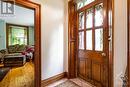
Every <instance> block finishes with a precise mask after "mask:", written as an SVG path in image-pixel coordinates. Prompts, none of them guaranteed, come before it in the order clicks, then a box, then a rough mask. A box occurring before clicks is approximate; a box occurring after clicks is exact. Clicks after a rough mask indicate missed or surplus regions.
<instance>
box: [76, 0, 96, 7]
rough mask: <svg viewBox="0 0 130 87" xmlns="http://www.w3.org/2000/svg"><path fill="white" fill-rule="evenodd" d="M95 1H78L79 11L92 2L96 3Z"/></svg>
mask: <svg viewBox="0 0 130 87" xmlns="http://www.w3.org/2000/svg"><path fill="white" fill-rule="evenodd" d="M94 1H95V0H78V1H77V9H80V8H82V7H84V6H86V5H88V4H90V3H92V2H94Z"/></svg>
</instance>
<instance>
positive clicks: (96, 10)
mask: <svg viewBox="0 0 130 87" xmlns="http://www.w3.org/2000/svg"><path fill="white" fill-rule="evenodd" d="M107 14H108V13H107V0H95V1H94V0H93V2H91V3H90V4H88V5H86V6H85V7H83V8H81V9H79V10H78V11H77V15H78V23H77V24H78V76H79V77H80V78H83V79H85V80H86V81H88V82H91V83H92V84H94V85H96V86H97V87H108V61H109V58H108V55H109V40H108V38H109V35H108V33H109V32H108V31H109V29H108V25H107V24H108V23H107Z"/></svg>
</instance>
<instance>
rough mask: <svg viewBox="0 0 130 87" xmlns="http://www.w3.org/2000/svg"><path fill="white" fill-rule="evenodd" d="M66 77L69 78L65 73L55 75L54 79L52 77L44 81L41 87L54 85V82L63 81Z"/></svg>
mask: <svg viewBox="0 0 130 87" xmlns="http://www.w3.org/2000/svg"><path fill="white" fill-rule="evenodd" d="M66 77H67V72H64V73H61V74H58V75H55V76H53V77H50V78H48V79H45V80H42V82H41V85H42V86H43V87H45V86H47V85H49V84H52V83H54V82H56V81H58V80H61V79H63V78H66Z"/></svg>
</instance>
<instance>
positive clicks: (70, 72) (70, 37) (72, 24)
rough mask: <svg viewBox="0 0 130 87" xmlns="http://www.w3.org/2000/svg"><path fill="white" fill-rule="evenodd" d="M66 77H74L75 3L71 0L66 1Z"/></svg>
mask: <svg viewBox="0 0 130 87" xmlns="http://www.w3.org/2000/svg"><path fill="white" fill-rule="evenodd" d="M68 15H69V18H68V20H69V23H68V32H69V34H68V41H69V42H68V47H69V49H68V58H69V60H68V78H75V77H76V61H75V60H76V57H77V56H76V55H75V54H76V52H77V51H76V50H77V47H76V46H77V45H76V41H77V40H76V39H77V38H76V33H75V32H76V4H75V3H74V1H73V0H70V1H69V2H68Z"/></svg>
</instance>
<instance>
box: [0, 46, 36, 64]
mask: <svg viewBox="0 0 130 87" xmlns="http://www.w3.org/2000/svg"><path fill="white" fill-rule="evenodd" d="M32 49H33V50H32ZM30 52H32V53H33V52H34V46H29V45H28V46H27V45H18V44H16V45H11V46H9V47H8V48H7V49H3V50H0V62H3V63H5V64H6V65H8V66H9V65H11V66H13V65H19V64H16V63H18V62H20V61H21V65H22V64H24V63H23V62H24V61H25V58H24V57H21V56H22V55H23V56H25V57H26V59H27V60H30V56H29V55H28V54H29V53H30ZM24 53H25V54H24ZM7 56H9V57H10V58H9V57H7ZM6 57H7V58H6ZM12 57H14V58H12ZM17 57H18V58H17ZM16 58H17V59H16ZM14 60H16V61H14ZM10 62H11V64H9V63H10Z"/></svg>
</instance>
